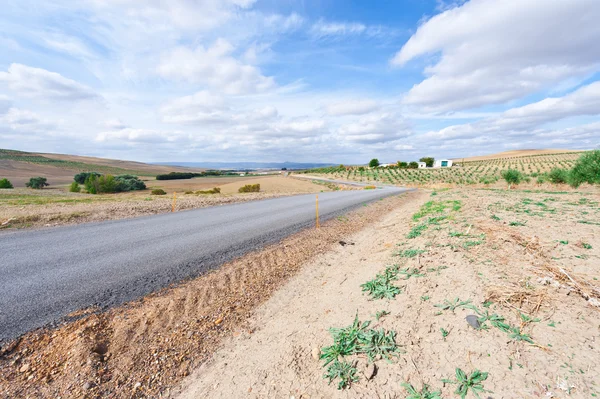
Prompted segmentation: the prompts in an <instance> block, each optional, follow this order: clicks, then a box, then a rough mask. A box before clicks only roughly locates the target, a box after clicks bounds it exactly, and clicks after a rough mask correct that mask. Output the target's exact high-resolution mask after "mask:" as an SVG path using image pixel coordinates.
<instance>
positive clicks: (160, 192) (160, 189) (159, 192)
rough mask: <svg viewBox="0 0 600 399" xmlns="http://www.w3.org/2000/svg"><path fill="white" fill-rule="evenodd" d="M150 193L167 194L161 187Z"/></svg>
mask: <svg viewBox="0 0 600 399" xmlns="http://www.w3.org/2000/svg"><path fill="white" fill-rule="evenodd" d="M152 195H167V192H166V191H165V190H163V189H162V188H157V189H154V190H152Z"/></svg>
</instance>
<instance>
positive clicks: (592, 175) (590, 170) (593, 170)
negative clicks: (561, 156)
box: [568, 150, 600, 187]
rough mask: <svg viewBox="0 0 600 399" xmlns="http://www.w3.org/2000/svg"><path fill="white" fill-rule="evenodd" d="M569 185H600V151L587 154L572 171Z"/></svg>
mask: <svg viewBox="0 0 600 399" xmlns="http://www.w3.org/2000/svg"><path fill="white" fill-rule="evenodd" d="M568 181H569V184H570V185H571V186H573V187H579V186H580V185H581V184H583V183H588V184H600V150H595V151H590V152H586V153H585V154H583V155H582V156H580V157H579V159H578V160H577V162H575V166H573V169H571V171H570V173H569V178H568Z"/></svg>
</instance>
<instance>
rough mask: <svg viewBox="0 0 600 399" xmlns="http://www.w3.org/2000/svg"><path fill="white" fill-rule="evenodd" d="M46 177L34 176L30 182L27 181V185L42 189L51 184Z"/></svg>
mask: <svg viewBox="0 0 600 399" xmlns="http://www.w3.org/2000/svg"><path fill="white" fill-rule="evenodd" d="M47 180H48V179H46V178H45V177H32V178H31V179H29V182H27V183H25V186H27V187H30V188H35V189H36V190H41V189H42V188H44V187H46V186H49V184H48V183H47Z"/></svg>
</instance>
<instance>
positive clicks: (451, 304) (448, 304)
mask: <svg viewBox="0 0 600 399" xmlns="http://www.w3.org/2000/svg"><path fill="white" fill-rule="evenodd" d="M470 304H471V300H470V299H467V300H466V301H461V300H460V298H454V300H452V301H449V300H447V299H444V303H440V304H437V305H433V306H435V307H436V308H440V309H442V310H451V311H453V312H454V310H455V309H457V308H461V307H462V308H466V307H469V305H470Z"/></svg>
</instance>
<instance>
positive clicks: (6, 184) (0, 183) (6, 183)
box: [0, 179, 13, 188]
mask: <svg viewBox="0 0 600 399" xmlns="http://www.w3.org/2000/svg"><path fill="white" fill-rule="evenodd" d="M0 188H13V185H12V183H11V182H10V180H8V179H0Z"/></svg>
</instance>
